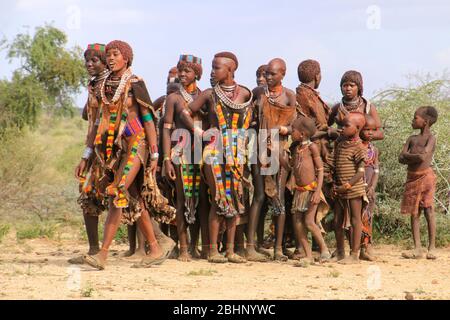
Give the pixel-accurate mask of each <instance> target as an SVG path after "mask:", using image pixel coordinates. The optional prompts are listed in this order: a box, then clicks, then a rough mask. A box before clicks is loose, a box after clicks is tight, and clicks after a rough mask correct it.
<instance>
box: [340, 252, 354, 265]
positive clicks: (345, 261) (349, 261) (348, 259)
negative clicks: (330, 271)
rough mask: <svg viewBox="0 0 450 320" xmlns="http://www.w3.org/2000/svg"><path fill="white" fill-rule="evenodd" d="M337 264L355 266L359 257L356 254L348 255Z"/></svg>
mask: <svg viewBox="0 0 450 320" xmlns="http://www.w3.org/2000/svg"><path fill="white" fill-rule="evenodd" d="M338 263H340V264H357V263H359V257H358V254H357V253H353V252H352V253H350V255H349V256H348V257H346V258H344V259H342V260H340V261H339V262H338Z"/></svg>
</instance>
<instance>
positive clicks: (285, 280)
mask: <svg viewBox="0 0 450 320" xmlns="http://www.w3.org/2000/svg"><path fill="white" fill-rule="evenodd" d="M85 249H86V248H85V244H84V243H80V242H71V241H62V242H61V241H50V240H45V239H36V240H28V241H26V242H24V243H20V244H18V243H17V242H16V241H15V240H14V239H4V241H3V243H2V244H0V299H169V300H170V299H252V300H253V299H260V300H263V299H402V300H403V299H405V297H406V294H407V293H410V295H409V296H410V297H411V295H412V297H414V299H450V268H448V266H449V265H450V264H449V262H450V250H449V249H441V250H438V252H437V253H438V255H439V258H438V260H436V261H427V260H419V261H413V260H405V259H403V258H401V249H400V248H397V247H394V246H379V247H376V249H375V252H376V253H377V255H378V257H379V260H378V261H377V262H376V263H369V262H362V263H360V264H359V265H352V266H343V265H339V264H336V263H327V264H318V265H312V266H308V267H295V266H294V263H293V262H288V263H275V262H271V263H246V264H243V265H234V264H224V265H212V264H209V263H208V262H206V261H203V260H201V261H200V260H198V261H193V262H190V263H182V262H178V261H176V260H167V261H166V262H165V263H164V264H163V265H161V266H157V267H151V268H147V269H135V268H131V265H132V264H133V262H132V261H130V260H125V259H123V258H118V257H117V256H116V257H114V256H112V257H111V258H110V259H109V264H108V266H107V269H106V270H104V271H96V270H93V269H91V268H90V267H88V266H73V265H72V266H71V265H69V264H68V263H67V259H68V258H71V257H73V256H76V255H80V254H82V253H83V252H84V250H85ZM113 249H115V251H112V253H114V252H116V253H117V252H120V251H123V250H125V249H126V247H125V246H118V245H115V246H114V248H113Z"/></svg>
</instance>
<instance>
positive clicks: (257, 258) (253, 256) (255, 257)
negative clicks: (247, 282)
mask: <svg viewBox="0 0 450 320" xmlns="http://www.w3.org/2000/svg"><path fill="white" fill-rule="evenodd" d="M245 258H246V259H247V260H248V261H251V262H268V261H269V258H268V257H267V256H266V255H264V254H262V253H259V252H257V251H253V252H251V253H249V252H248V251H245Z"/></svg>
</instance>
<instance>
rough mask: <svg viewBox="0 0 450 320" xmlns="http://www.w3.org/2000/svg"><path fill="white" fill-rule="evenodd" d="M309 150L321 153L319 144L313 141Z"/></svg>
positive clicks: (314, 153) (313, 152)
mask: <svg viewBox="0 0 450 320" xmlns="http://www.w3.org/2000/svg"><path fill="white" fill-rule="evenodd" d="M309 150H310V151H311V153H312V154H313V155H316V154H319V147H318V146H317V144H315V143H311V144H310V145H309Z"/></svg>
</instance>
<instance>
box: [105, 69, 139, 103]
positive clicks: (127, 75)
mask: <svg viewBox="0 0 450 320" xmlns="http://www.w3.org/2000/svg"><path fill="white" fill-rule="evenodd" d="M132 76H133V73H132V72H131V68H128V69H127V70H126V71H125V72H124V73H123V75H122V77H121V78H120V82H119V85H118V87H117V89H116V92H115V93H114V96H113V97H112V99H111V101H109V100H108V99H107V98H106V95H105V84H106V81H107V80H108V77H107V78H105V80H104V81H103V84H102V88H101V91H100V93H101V97H102V102H103V103H104V104H105V105H107V106H109V105H111V104H115V103H116V102H117V101H119V99H120V96H121V95H122V92H123V90H124V89H125V86H126V85H127V83H128V80H130V78H131V77H132Z"/></svg>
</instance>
